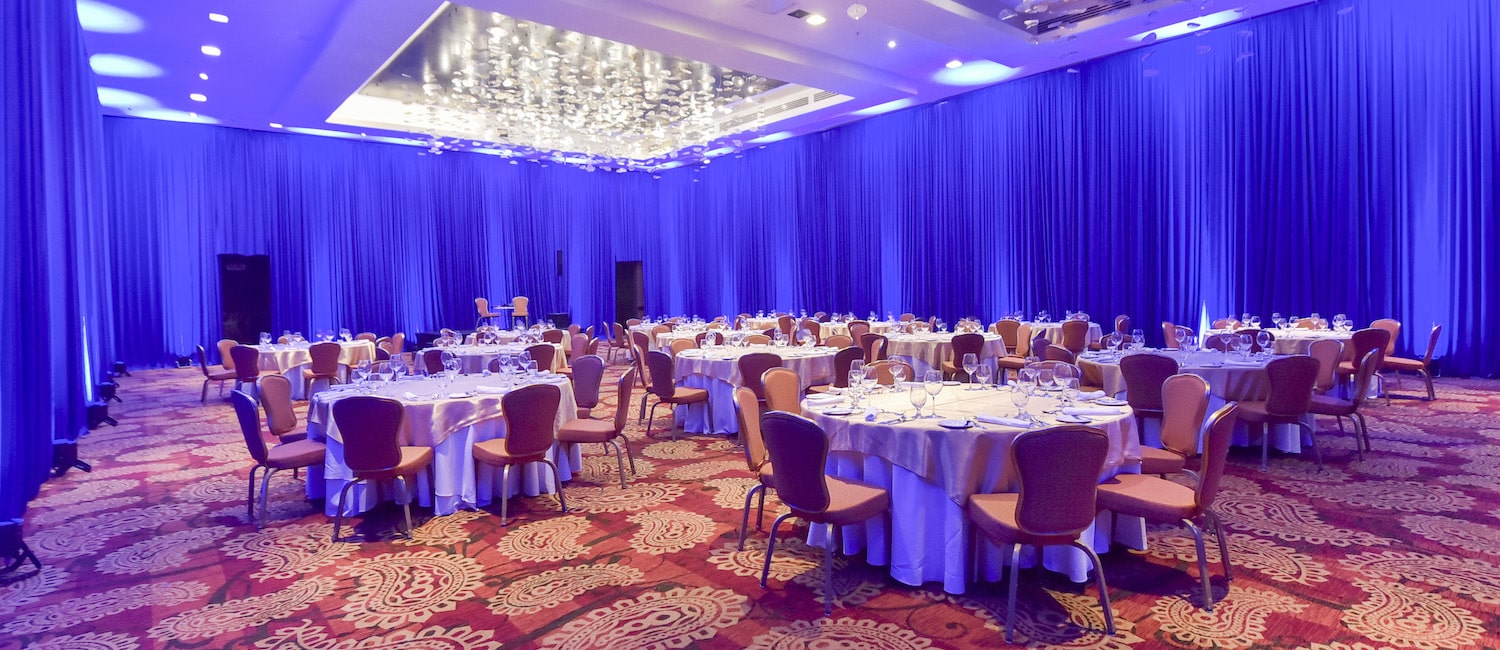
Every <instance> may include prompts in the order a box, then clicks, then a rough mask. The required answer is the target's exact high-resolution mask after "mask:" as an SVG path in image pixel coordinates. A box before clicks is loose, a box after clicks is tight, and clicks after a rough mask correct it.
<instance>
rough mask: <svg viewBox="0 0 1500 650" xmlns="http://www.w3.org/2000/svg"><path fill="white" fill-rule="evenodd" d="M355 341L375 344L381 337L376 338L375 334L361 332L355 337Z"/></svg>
mask: <svg viewBox="0 0 1500 650" xmlns="http://www.w3.org/2000/svg"><path fill="white" fill-rule="evenodd" d="M354 340H356V341H369V342H371V343H374V342H376V341H378V340H379V337H377V336H375V333H374V332H360V333H359V334H356V335H354Z"/></svg>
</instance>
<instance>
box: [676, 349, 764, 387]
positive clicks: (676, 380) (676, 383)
mask: <svg viewBox="0 0 1500 650" xmlns="http://www.w3.org/2000/svg"><path fill="white" fill-rule="evenodd" d="M773 356H774V355H773ZM778 358H779V357H778ZM646 367H647V368H649V369H650V375H651V377H650V379H651V394H653V395H655V396H656V397H657V398H671V397H672V396H673V395H675V394H676V393H677V380H676V379H675V377H674V376H673V367H672V357H671V355H668V354H667V353H665V352H662V351H661V350H652V351H650V352H647V353H646Z"/></svg>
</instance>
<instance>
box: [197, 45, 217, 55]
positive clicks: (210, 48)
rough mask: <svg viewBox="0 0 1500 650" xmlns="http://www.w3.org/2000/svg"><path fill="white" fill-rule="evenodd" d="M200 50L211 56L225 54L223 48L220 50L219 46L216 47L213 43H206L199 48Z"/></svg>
mask: <svg viewBox="0 0 1500 650" xmlns="http://www.w3.org/2000/svg"><path fill="white" fill-rule="evenodd" d="M198 51H200V52H202V53H204V54H207V55H209V56H218V55H220V54H223V52H222V51H221V50H219V48H217V47H214V46H212V45H204V46H203V47H200V48H198Z"/></svg>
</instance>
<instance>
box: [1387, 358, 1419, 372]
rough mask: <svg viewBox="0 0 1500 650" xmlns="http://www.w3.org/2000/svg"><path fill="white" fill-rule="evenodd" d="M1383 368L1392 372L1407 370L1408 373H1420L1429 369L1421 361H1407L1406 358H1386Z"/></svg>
mask: <svg viewBox="0 0 1500 650" xmlns="http://www.w3.org/2000/svg"><path fill="white" fill-rule="evenodd" d="M1381 368H1389V369H1391V370H1405V371H1407V372H1417V371H1420V370H1426V369H1427V365H1426V364H1424V363H1422V360H1421V359H1407V358H1405V357H1386V358H1385V364H1384V365H1382V366H1381Z"/></svg>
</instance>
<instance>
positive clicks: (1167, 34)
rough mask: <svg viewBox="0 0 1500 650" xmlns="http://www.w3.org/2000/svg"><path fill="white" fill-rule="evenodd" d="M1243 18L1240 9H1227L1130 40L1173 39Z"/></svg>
mask: <svg viewBox="0 0 1500 650" xmlns="http://www.w3.org/2000/svg"><path fill="white" fill-rule="evenodd" d="M1243 16H1244V14H1242V13H1240V11H1239V10H1238V9H1226V10H1224V11H1220V12H1218V13H1212V14H1209V15H1207V16H1203V17H1201V18H1193V19H1191V20H1184V21H1182V22H1178V23H1172V24H1170V25H1167V26H1165V27H1160V28H1157V29H1153V30H1151V31H1148V32H1141V33H1139V34H1136V35H1135V36H1131V37H1130V40H1132V41H1137V42H1146V39H1147V38H1148V37H1151V36H1152V35H1155V38H1154V39H1152V40H1161V39H1164V38H1172V37H1174V36H1182V35H1183V34H1191V33H1193V32H1196V31H1199V30H1204V29H1208V28H1210V27H1218V26H1219V25H1223V24H1225V23H1232V22H1234V21H1236V20H1239V19H1240V18H1242V17H1243Z"/></svg>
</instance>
